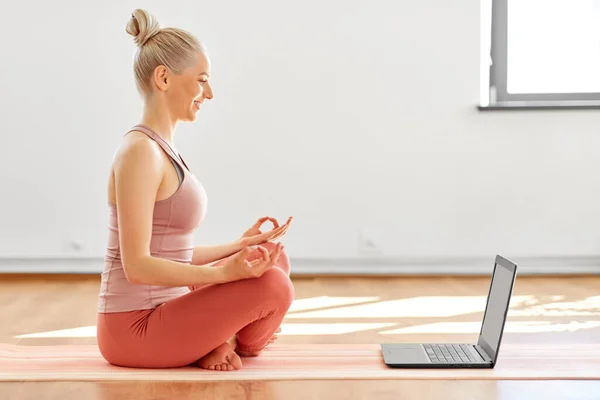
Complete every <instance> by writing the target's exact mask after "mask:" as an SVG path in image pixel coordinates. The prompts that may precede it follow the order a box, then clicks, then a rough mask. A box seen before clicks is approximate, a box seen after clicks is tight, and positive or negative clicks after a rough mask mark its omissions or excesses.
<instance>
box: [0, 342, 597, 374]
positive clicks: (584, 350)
mask: <svg viewBox="0 0 600 400" xmlns="http://www.w3.org/2000/svg"><path fill="white" fill-rule="evenodd" d="M242 362H243V363H244V367H243V368H242V369H241V370H238V371H209V370H203V369H200V368H193V367H183V368H175V369H160V370H157V369H136V368H124V367H117V366H112V365H110V364H108V363H107V362H106V361H105V360H104V359H103V358H102V356H101V355H100V352H99V351H98V348H97V347H96V346H95V345H63V346H19V345H13V344H0V381H67V380H69V381H107V380H111V381H131V380H142V381H146V380H148V381H228V380H229V381H231V380H234V381H243V380H288V379H293V380H298V379H459V380H460V379H478V380H521V379H528V380H531V379H535V380H562V379H569V380H587V379H600V345H595V344H573V345H565V344H543V345H536V344H519V345H513V344H506V345H503V346H502V349H501V351H500V358H499V360H498V363H497V364H496V367H495V368H494V369H487V370H477V369H447V370H444V369H392V368H389V367H387V366H386V365H385V364H384V363H383V357H382V355H381V350H380V347H379V345H377V344H273V345H271V346H269V347H267V349H265V350H264V351H263V353H262V354H261V355H260V356H259V357H255V358H242Z"/></svg>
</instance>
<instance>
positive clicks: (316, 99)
mask: <svg viewBox="0 0 600 400" xmlns="http://www.w3.org/2000/svg"><path fill="white" fill-rule="evenodd" d="M136 7H143V8H146V9H148V10H150V11H151V12H153V13H154V14H155V15H156V16H157V17H158V18H159V20H160V21H161V23H162V24H163V25H164V26H172V25H175V26H179V27H182V28H185V29H189V30H190V31H192V32H193V33H195V34H196V35H197V36H198V37H199V38H200V39H201V40H202V41H204V42H205V43H206V44H207V46H208V49H209V54H210V57H211V60H212V70H213V71H212V72H213V78H212V82H213V88H214V91H215V99H214V100H213V101H212V102H209V104H208V105H207V106H205V107H204V109H203V110H202V111H201V113H200V118H199V120H198V122H196V123H195V124H193V125H189V124H186V125H181V126H180V128H179V130H178V133H177V136H176V143H177V146H178V147H179V149H180V151H181V153H182V154H183V156H184V158H186V161H187V163H188V165H190V167H191V169H192V171H194V172H195V173H196V175H197V176H198V178H199V179H200V180H201V181H202V182H203V183H204V185H205V187H206V190H207V192H208V195H209V206H208V216H207V219H206V221H205V223H204V224H203V225H202V227H201V229H200V230H199V231H198V233H197V239H198V243H219V242H224V241H229V240H232V239H234V238H236V237H238V236H239V235H240V234H241V233H242V232H243V231H244V230H245V229H247V228H248V227H249V226H250V225H251V224H252V223H253V222H254V221H255V219H256V218H257V217H259V216H262V215H264V214H271V215H274V216H277V217H279V218H280V219H282V220H283V219H285V218H286V217H287V216H288V215H294V216H295V222H294V225H293V228H292V229H291V230H290V231H289V233H288V235H287V238H286V241H285V243H286V248H287V249H288V250H289V252H290V255H291V256H292V257H293V258H296V259H304V260H309V261H310V260H317V259H338V261H339V259H349V261H348V263H349V264H348V265H350V264H351V263H352V260H358V259H360V257H361V256H365V257H370V256H371V255H369V254H362V253H361V252H360V251H359V245H358V242H359V241H358V236H359V233H360V232H362V233H363V234H364V235H366V236H368V237H370V239H372V240H373V242H374V243H375V245H376V246H377V247H378V250H379V253H378V254H377V255H376V256H378V257H380V258H382V259H384V260H391V261H390V263H391V264H392V265H395V264H394V261H393V260H397V259H409V260H412V261H411V262H415V263H418V262H424V263H426V260H432V259H442V260H443V259H444V258H445V257H453V258H458V259H473V258H476V259H481V260H484V259H485V260H488V261H491V260H493V257H494V255H495V254H496V253H501V254H504V255H506V256H508V257H510V258H513V259H515V260H517V261H518V260H520V259H522V260H528V259H530V258H536V257H548V258H549V259H553V257H560V259H561V260H567V261H565V262H564V263H562V264H560V263H559V264H560V265H559V269H560V270H561V271H566V270H568V268H569V267H571V266H572V265H573V264H572V261H569V257H573V258H582V257H584V258H586V259H587V260H588V261H587V262H588V264H589V265H594V266H595V265H596V257H597V256H598V254H599V252H600V233H598V229H597V227H598V225H599V222H600V213H599V212H598V211H599V207H598V195H599V194H600V179H598V178H597V171H598V170H599V167H600V157H599V156H600V134H599V132H600V131H599V129H598V122H600V113H599V112H597V111H589V110H588V111H520V112H484V113H482V112H478V111H477V110H476V105H477V103H478V100H479V92H480V85H479V83H480V71H479V68H480V67H479V65H480V6H479V1H477V0H464V1H461V2H460V4H459V3H456V2H447V1H442V0H423V1H419V2H391V1H377V2H372V3H366V2H358V1H343V2H342V1H330V2H323V1H314V0H306V1H303V2H281V1H275V0H262V1H253V2H245V1H239V0H238V1H229V2H191V1H181V0H176V1H172V2H171V3H170V4H168V5H167V2H164V1H156V0H151V1H135V2H133V1H129V0H127V1H123V0H121V1H118V2H117V1H116V0H110V1H106V2H99V1H97V2H94V3H93V4H90V2H76V1H74V0H59V1H56V2H42V1H40V0H35V1H34V2H11V3H10V6H9V7H8V8H7V9H5V11H4V13H3V14H4V18H3V20H4V22H3V23H2V24H0V35H1V36H2V37H4V38H5V39H7V38H10V40H3V46H2V47H3V49H2V51H1V52H0V65H1V68H2V71H1V72H2V74H1V76H2V77H3V84H2V88H1V89H0V107H1V110H2V117H1V118H0V132H2V134H3V136H2V137H3V138H4V143H3V148H4V151H3V156H2V157H1V158H0V174H2V175H1V177H2V187H3V193H2V197H1V198H2V204H1V205H0V221H2V223H1V224H0V256H2V257H4V258H5V259H6V258H11V259H12V260H11V261H10V262H8V264H7V263H6V262H5V264H4V268H5V269H6V268H10V265H12V266H13V267H14V265H17V264H15V263H16V262H17V260H18V259H21V258H28V257H35V258H46V257H63V258H69V257H71V256H74V257H91V258H98V259H99V258H101V257H102V255H103V252H104V247H105V245H106V242H105V240H106V237H107V229H106V224H107V213H108V209H107V205H106V182H107V178H108V173H109V166H110V163H111V159H112V156H113V153H114V151H115V149H116V147H117V146H118V144H119V141H120V140H121V137H122V135H123V134H124V133H125V132H126V131H127V129H128V128H129V127H131V126H132V125H134V124H136V123H137V122H138V121H139V116H140V112H141V108H140V101H139V98H138V95H137V93H136V91H135V87H134V82H133V78H132V76H133V75H132V59H133V54H134V51H135V46H134V44H133V42H132V39H131V37H130V36H128V35H127V34H126V32H125V30H124V27H125V24H126V22H127V20H128V18H129V16H130V13H131V11H132V10H133V9H134V8H136ZM72 241H79V242H80V243H81V245H82V247H81V249H79V250H77V249H75V248H73V247H72V245H71V243H72ZM565 257H566V258H565ZM557 259H558V258H557ZM424 260H425V261H424ZM36 262H38V261H36ZM0 265H2V264H0ZM19 265H20V264H19ZM81 265H82V267H81V268H80V269H82V270H85V268H84V267H83V265H84V264H81ZM366 266H367V267H368V263H367V264H366ZM487 267H488V266H487V265H486V268H487ZM341 268H342V269H343V266H342V267H341ZM393 268H394V267H392V269H393ZM455 268H458V269H457V270H454V272H461V270H460V265H457V266H455ZM561 268H562V269H561Z"/></svg>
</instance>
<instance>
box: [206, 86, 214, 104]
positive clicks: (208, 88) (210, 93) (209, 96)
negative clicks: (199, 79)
mask: <svg viewBox="0 0 600 400" xmlns="http://www.w3.org/2000/svg"><path fill="white" fill-rule="evenodd" d="M204 97H206V98H207V99H209V100H212V98H213V97H214V95H213V91H212V87H211V86H210V84H208V82H207V85H206V88H205V89H204Z"/></svg>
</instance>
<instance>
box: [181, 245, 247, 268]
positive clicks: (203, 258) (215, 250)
mask: <svg viewBox="0 0 600 400" xmlns="http://www.w3.org/2000/svg"><path fill="white" fill-rule="evenodd" d="M243 248H244V246H243V245H242V242H241V241H240V240H236V241H235V242H231V243H227V244H219V245H215V246H196V247H194V253H193V255H192V264H194V265H205V264H210V263H214V262H216V261H219V260H222V259H224V258H225V257H229V256H231V255H233V254H235V253H237V252H238V251H240V250H242V249H243Z"/></svg>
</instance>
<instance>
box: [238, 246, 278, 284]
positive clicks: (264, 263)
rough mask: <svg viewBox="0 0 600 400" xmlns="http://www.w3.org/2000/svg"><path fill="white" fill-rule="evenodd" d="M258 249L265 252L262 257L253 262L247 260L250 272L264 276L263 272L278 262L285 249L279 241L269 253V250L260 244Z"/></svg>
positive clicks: (257, 275)
mask: <svg viewBox="0 0 600 400" xmlns="http://www.w3.org/2000/svg"><path fill="white" fill-rule="evenodd" d="M258 249H259V251H260V252H262V254H263V256H262V258H257V259H256V260H253V261H251V262H249V261H245V263H246V266H247V267H248V270H249V274H250V276H253V277H260V276H262V274H264V273H265V272H266V271H267V270H269V269H271V268H272V267H273V266H274V265H275V262H277V259H278V258H279V256H280V255H281V252H282V251H283V245H282V244H281V243H277V245H276V246H275V249H274V250H273V251H272V252H271V253H269V251H268V250H267V249H265V248H264V247H262V246H259V247H258Z"/></svg>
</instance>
